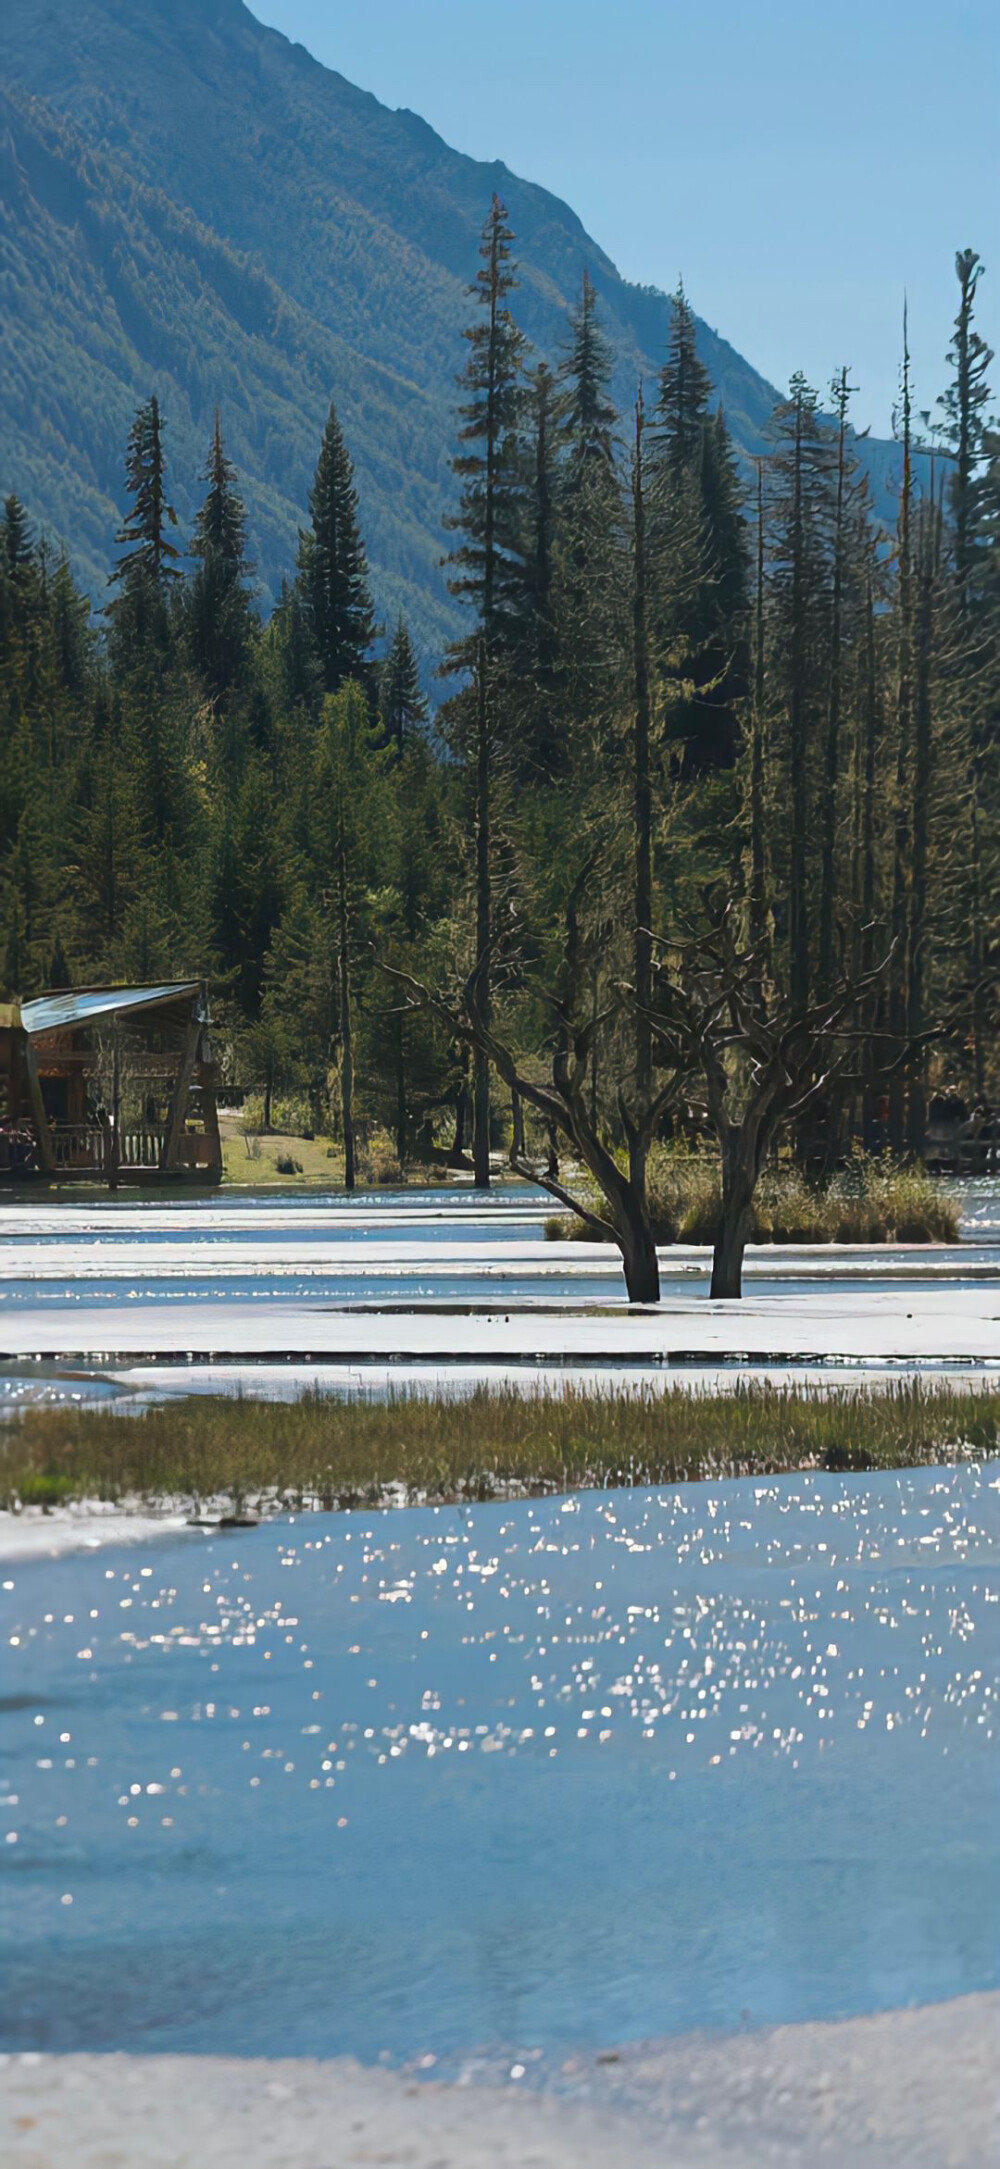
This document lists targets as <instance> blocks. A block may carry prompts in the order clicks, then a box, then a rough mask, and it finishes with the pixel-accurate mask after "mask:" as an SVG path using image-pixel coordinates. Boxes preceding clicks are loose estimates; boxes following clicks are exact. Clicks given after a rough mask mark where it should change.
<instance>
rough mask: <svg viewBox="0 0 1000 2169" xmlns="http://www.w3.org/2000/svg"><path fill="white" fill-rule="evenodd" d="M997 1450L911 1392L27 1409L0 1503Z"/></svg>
mask: <svg viewBox="0 0 1000 2169" xmlns="http://www.w3.org/2000/svg"><path fill="white" fill-rule="evenodd" d="M997 1453H1000V1393H985V1392H984V1393H977V1392H969V1391H956V1392H951V1391H949V1390H948V1389H947V1388H938V1387H935V1388H926V1387H923V1386H921V1385H920V1384H919V1383H905V1384H900V1385H899V1386H896V1387H893V1388H890V1389H888V1390H884V1391H872V1392H871V1393H860V1394H855V1393H850V1392H835V1393H832V1394H830V1395H829V1396H826V1397H823V1398H819V1397H816V1396H811V1395H809V1394H806V1393H803V1392H802V1391H800V1390H796V1389H794V1388H785V1389H780V1390H779V1389H777V1388H774V1387H769V1386H760V1387H757V1386H749V1387H742V1388H740V1389H738V1390H737V1391H735V1392H733V1393H731V1394H724V1395H722V1394H720V1395H713V1394H697V1393H691V1392H689V1391H687V1390H685V1389H684V1388H683V1387H674V1388H671V1389H669V1390H668V1391H667V1392H665V1393H662V1394H660V1393H655V1392H652V1391H650V1390H649V1389H648V1388H640V1389H636V1390H633V1391H630V1392H623V1393H620V1394H614V1395H610V1394H597V1393H586V1392H582V1391H580V1390H578V1389H576V1388H574V1387H572V1386H569V1387H567V1389H566V1391H565V1392H564V1393H559V1394H544V1395H543V1394H539V1395H537V1396H530V1397H523V1396H521V1395H519V1394H517V1393H514V1392H512V1391H510V1390H509V1389H504V1388H491V1387H480V1388H479V1389H478V1390H477V1391H476V1393H475V1394H473V1396H472V1397H471V1399H469V1400H464V1401H462V1400H455V1401H449V1400H441V1401H427V1400H421V1399H417V1398H416V1397H409V1396H401V1397H397V1398H394V1399H390V1400H388V1401H382V1402H378V1401H368V1400H364V1399H360V1398H359V1399H357V1400H349V1401H334V1400H322V1399H320V1398H318V1397H316V1396H308V1397H307V1398H306V1399H304V1400H301V1401H298V1402H295V1403H293V1404H291V1405H284V1404H279V1403H274V1402H267V1401H233V1400H223V1399H218V1400H213V1399H204V1400H201V1399H192V1400H190V1401H186V1402H183V1403H176V1402H175V1403H170V1404H167V1405H165V1406H164V1407H162V1408H153V1409H149V1410H147V1411H146V1412H145V1413H144V1414H142V1415H139V1416H135V1417H128V1418H126V1417H123V1416H120V1415H117V1416H116V1415H114V1414H113V1413H111V1412H110V1411H108V1410H107V1409H82V1410H73V1411H68V1410H62V1409H36V1410H30V1411H28V1412H26V1414H25V1415H24V1416H22V1417H19V1418H17V1419H16V1420H13V1421H11V1422H10V1423H9V1424H5V1425H4V1426H3V1428H2V1431H0V1505H3V1506H7V1507H11V1506H16V1505H17V1504H19V1503H21V1504H24V1505H29V1504H35V1505H52V1504H57V1503H60V1502H63V1501H68V1500H70V1499H75V1498H99V1499H105V1500H123V1499H132V1500H143V1501H150V1500H157V1499H165V1498H181V1499H189V1500H192V1501H195V1502H197V1501H200V1500H208V1499H212V1500H218V1499H225V1500H228V1501H231V1502H232V1503H233V1505H234V1506H235V1507H237V1508H242V1507H244V1506H250V1507H255V1506H258V1505H269V1506H273V1505H285V1506H296V1507H301V1506H307V1505H314V1506H323V1507H327V1508H329V1507H339V1506H352V1505H361V1504H373V1503H377V1502H378V1500H379V1499H380V1498H381V1497H382V1496H383V1494H384V1493H385V1492H386V1491H387V1490H388V1489H389V1487H396V1494H397V1496H399V1495H402V1496H403V1497H405V1498H406V1499H410V1500H417V1499H431V1500H444V1499H466V1498H476V1499H486V1498H491V1497H493V1496H495V1495H502V1494H505V1493H510V1492H512V1491H513V1492H518V1491H520V1492H536V1491H537V1492H546V1491H570V1490H574V1489H578V1488H581V1487H584V1486H611V1485H619V1484H626V1485H628V1484H674V1483H681V1482H685V1481H689V1480H691V1479H694V1478H697V1477H711V1478H714V1479H716V1480H717V1479H719V1478H720V1477H724V1476H743V1475H770V1474H774V1473H776V1472H778V1471H781V1470H792V1469H800V1468H803V1467H819V1468H829V1469H843V1468H858V1469H863V1468H900V1467H906V1466H913V1465H916V1464H920V1463H929V1462H936V1461H947V1460H953V1459H955V1458H956V1457H959V1456H962V1455H966V1454H972V1455H975V1456H976V1457H977V1458H979V1457H982V1458H986V1457H989V1456H992V1455H995V1454H997Z"/></svg>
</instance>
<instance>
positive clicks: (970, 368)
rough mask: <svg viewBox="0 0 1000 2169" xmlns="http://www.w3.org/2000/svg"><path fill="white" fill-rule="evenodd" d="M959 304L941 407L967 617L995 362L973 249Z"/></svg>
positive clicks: (959, 265)
mask: <svg viewBox="0 0 1000 2169" xmlns="http://www.w3.org/2000/svg"><path fill="white" fill-rule="evenodd" d="M955 271H956V274H957V277H958V286H959V304H958V314H957V316H956V318H955V335H954V339H953V341H952V345H951V348H950V349H949V353H948V361H949V363H950V365H951V369H952V382H951V383H950V384H949V386H948V389H947V391H946V392H945V393H944V395H943V397H942V398H941V399H940V400H939V401H938V404H939V406H940V407H941V408H942V410H943V414H944V420H945V426H946V433H947V437H948V440H949V442H950V444H951V448H952V452H953V454H954V470H953V474H952V483H951V515H952V522H953V528H954V563H955V581H956V585H957V587H958V593H959V601H960V606H961V609H962V613H963V616H964V615H965V614H966V613H967V612H968V610H969V609H970V607H971V604H972V600H973V587H974V572H975V564H976V557H977V547H978V524H979V494H980V490H979V485H980V480H981V475H982V469H983V462H984V432H985V427H986V410H987V407H988V405H989V399H990V387H989V380H988V371H989V367H990V363H991V362H992V360H993V353H992V349H991V348H990V347H988V346H987V344H986V341H985V339H983V338H982V337H981V336H980V334H979V332H978V331H976V329H975V325H974V322H973V318H974V312H975V304H976V289H977V287H978V285H979V281H980V278H981V277H982V272H983V266H982V264H981V262H980V260H979V257H978V256H977V254H976V252H975V250H974V249H960V250H959V252H958V254H957V256H956V258H955Z"/></svg>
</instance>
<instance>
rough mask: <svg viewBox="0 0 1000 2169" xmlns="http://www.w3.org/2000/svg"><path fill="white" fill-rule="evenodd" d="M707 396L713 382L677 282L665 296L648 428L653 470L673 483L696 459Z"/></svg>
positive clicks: (687, 302) (710, 393)
mask: <svg viewBox="0 0 1000 2169" xmlns="http://www.w3.org/2000/svg"><path fill="white" fill-rule="evenodd" d="M711 397H712V379H711V377H710V376H709V373H708V370H707V369H706V367H705V364H704V362H703V361H702V360H701V358H700V356H699V353H698V348H697V341H696V332H695V320H694V311H693V309H692V307H691V304H690V302H689V301H688V298H687V295H686V294H685V292H684V286H683V282H682V281H681V282H679V283H678V286H677V291H676V293H674V294H672V295H671V297H670V333H669V337H668V340H667V358H666V361H665V362H664V364H663V368H662V369H661V371H660V386H659V392H658V395H657V401H656V412H655V418H654V429H653V440H654V444H655V447H656V453H657V465H658V466H660V467H665V468H666V469H667V471H668V474H669V475H670V476H671V477H672V478H673V479H674V480H677V479H678V478H679V476H680V475H682V474H683V473H684V472H685V470H686V469H687V468H689V467H690V465H691V464H692V462H693V461H695V460H696V459H697V457H698V454H699V450H700V446H701V433H702V429H703V426H704V424H705V421H706V419H707V416H708V411H709V404H710V401H711Z"/></svg>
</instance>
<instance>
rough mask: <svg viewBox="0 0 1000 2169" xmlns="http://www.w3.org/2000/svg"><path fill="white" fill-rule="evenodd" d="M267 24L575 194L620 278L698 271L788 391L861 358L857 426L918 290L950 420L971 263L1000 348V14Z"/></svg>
mask: <svg viewBox="0 0 1000 2169" xmlns="http://www.w3.org/2000/svg"><path fill="white" fill-rule="evenodd" d="M253 5H254V12H255V13H256V14H257V15H259V16H260V18H261V20H262V21H264V22H268V23H271V24H273V25H274V26H275V27H276V28H277V29H279V30H283V31H284V32H285V34H286V35H287V36H288V37H291V38H296V39H298V40H299V41H300V42H301V43H302V44H303V45H306V46H308V48H309V50H310V52H312V53H314V54H315V55H316V58H317V59H318V60H321V61H323V62H324V63H325V64H326V65H327V66H329V67H332V68H337V69H339V70H340V72H341V74H342V75H346V76H347V77H349V79H350V80H351V81H352V82H354V83H358V84H360V85H361V86H362V88H363V89H365V90H371V91H373V92H374V93H375V95H376V97H378V98H380V99H382V100H383V102H384V103H385V104H386V105H390V106H410V107H411V108H412V109H413V110H414V111H415V112H418V113H420V114H422V115H423V117H424V119H425V120H428V121H429V122H430V123H431V125H432V127H434V128H436V129H437V130H438V131H439V133H440V134H441V135H442V136H444V137H445V139H446V141H448V142H449V143H452V144H454V145H455V146H456V147H457V148H458V149H459V150H463V151H467V152H469V153H471V154H472V155H473V156H474V157H477V158H485V159H492V158H502V159H504V160H505V162H506V163H507V165H509V166H511V167H513V169H514V171H515V172H518V173H520V174H523V175H525V176H526V177H527V178H529V179H531V180H535V181H540V182H542V183H543V184H544V185H545V186H546V187H547V188H551V189H552V190H554V191H555V192H556V193H557V194H558V195H560V196H562V197H564V198H565V200H566V201H567V202H569V203H570V204H572V206H573V208H574V210H576V211H577V212H578V213H579V215H580V217H581V218H582V219H583V222H584V224H585V226H586V227H587V228H588V229H589V231H590V232H591V233H592V234H593V236H594V238H595V239H596V240H597V241H599V242H600V243H601V245H602V246H603V247H604V248H605V249H606V250H607V251H608V253H609V255H611V256H612V257H613V258H614V260H615V262H616V263H617V265H618V267H619V269H620V270H621V271H622V272H623V273H624V274H625V276H626V277H628V278H631V279H638V280H641V281H644V282H646V283H649V284H652V285H656V286H662V287H665V288H667V289H669V288H671V287H672V286H674V284H675V283H676V280H677V277H678V274H679V273H681V274H683V277H684V282H685V285H686V287H687V290H688V293H689V295H690V297H691V300H692V302H693V304H694V306H695V308H696V309H697V310H698V312H699V314H700V315H702V316H704V317H706V318H707V319H708V321H709V323H711V324H713V325H714V326H715V327H716V328H717V329H718V330H719V331H721V332H722V333H723V335H724V336H725V337H726V338H728V339H729V340H730V341H731V343H732V344H733V345H734V346H735V347H737V348H738V349H739V350H740V351H741V352H742V353H744V354H745V355H746V356H747V358H748V359H749V360H750V361H752V362H753V363H754V364H755V366H756V367H757V368H758V369H760V370H762V371H763V373H764V374H765V375H766V376H768V377H770V378H771V380H772V381H773V382H775V383H777V384H779V385H784V384H785V383H786V382H787V380H788V377H789V375H790V374H791V371H792V370H793V369H795V368H802V369H804V370H805V371H806V374H807V375H808V376H809V377H811V378H812V379H813V381H814V382H816V383H817V384H819V385H820V386H821V387H825V386H826V385H827V383H828V381H829V379H830V377H831V376H832V374H833V372H834V370H835V369H837V368H839V366H840V364H841V363H842V362H847V363H848V364H849V365H850V367H851V370H852V377H853V381H854V383H855V384H857V385H858V386H859V393H858V397H857V400H856V403H855V416H856V420H857V422H858V424H859V426H861V427H864V426H865V425H866V424H870V425H871V426H872V427H873V428H874V429H875V430H876V431H878V432H879V433H886V432H887V431H888V428H889V422H890V413H891V408H892V403H893V397H894V391H895V385H896V380H897V371H898V355H899V343H900V319H901V313H902V301H903V293H904V289H905V290H906V291H907V292H908V295H909V307H910V331H911V345H912V349H913V355H914V363H915V371H916V391H917V405H918V407H927V406H931V405H933V402H934V400H935V398H936V396H937V393H938V391H939V390H940V389H941V386H942V382H943V379H944V373H945V368H944V356H945V352H946V349H947V346H948V340H949V327H950V322H951V318H952V316H953V315H954V305H955V304H954V292H955V287H954V269H953V265H954V255H955V250H956V248H958V247H965V246H971V247H973V248H976V249H978V250H979V253H980V255H981V256H982V257H983V259H984V261H985V263H986V265H987V272H986V275H985V277H984V279H983V282H982V285H981V288H980V297H981V298H980V311H979V323H980V329H981V330H982V331H983V333H984V334H985V335H986V336H987V337H989V338H990V340H991V344H993V345H994V346H996V347H997V348H1000V0H951V4H950V5H949V6H947V7H945V6H944V5H942V4H940V0H938V4H934V5H932V4H931V0H840V5H839V7H834V6H832V5H828V6H821V5H819V4H818V0H798V4H797V5H796V4H794V0H757V4H756V5H747V4H741V0H714V4H708V0H686V4H684V5H680V4H678V0H613V4H612V0H505V4H504V5H503V6H502V7H498V8H494V7H487V6H486V5H485V4H484V0H371V4H369V5H367V6H362V5H359V4H358V0H253ZM498 26H499V29H498ZM501 32H502V43H501V48H500V51H499V53H497V52H496V51H495V49H494V48H495V47H496V45H497V43H498V38H499V35H500V33H501ZM994 382H995V383H996V384H997V388H998V392H1000V365H998V368H997V369H996V370H995V372H994ZM997 403H998V406H1000V398H998V402H997Z"/></svg>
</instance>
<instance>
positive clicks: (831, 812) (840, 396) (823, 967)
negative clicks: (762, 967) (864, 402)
mask: <svg viewBox="0 0 1000 2169" xmlns="http://www.w3.org/2000/svg"><path fill="white" fill-rule="evenodd" d="M836 389H837V413H838V418H839V425H840V426H839V430H838V436H837V503H836V512H835V516H834V541H833V609H832V613H831V623H830V697H829V705H828V708H827V718H826V750H825V759H824V763H823V788H822V822H821V832H822V851H821V871H820V907H819V985H820V992H821V994H825V993H826V992H827V990H828V988H829V987H830V986H832V984H833V947H834V919H835V911H836V889H837V783H838V777H839V769H840V710H841V650H842V647H843V639H842V632H843V625H842V620H843V599H844V546H845V536H844V508H845V493H846V484H847V405H848V383H847V371H846V369H842V370H841V372H840V377H839V379H838V382H837V388H836Z"/></svg>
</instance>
